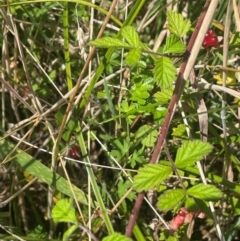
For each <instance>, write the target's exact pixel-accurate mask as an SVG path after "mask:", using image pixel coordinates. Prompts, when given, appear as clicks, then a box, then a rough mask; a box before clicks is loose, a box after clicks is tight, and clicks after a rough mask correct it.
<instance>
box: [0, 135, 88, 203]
mask: <svg viewBox="0 0 240 241" xmlns="http://www.w3.org/2000/svg"><path fill="white" fill-rule="evenodd" d="M13 148H14V145H13V144H12V143H10V142H7V141H6V140H5V139H2V140H1V141H0V153H1V156H2V158H5V157H6V156H7V155H8V154H9V153H10V152H11V151H12V150H13ZM9 158H11V157H9ZM12 158H13V160H12V161H13V163H14V164H16V165H18V166H19V167H21V168H22V169H23V170H24V171H27V172H28V173H30V174H31V175H33V176H34V177H37V178H38V179H39V180H41V181H42V182H44V183H46V184H48V185H50V186H52V187H53V188H55V189H56V190H58V191H60V192H61V193H64V194H65V195H67V196H69V197H71V198H74V196H73V193H72V192H71V189H70V186H69V185H71V186H72V188H73V191H74V193H75V196H76V198H77V200H78V201H79V202H80V203H82V204H85V205H89V201H88V200H87V199H86V196H85V194H84V192H83V191H82V190H80V189H79V188H78V187H76V186H74V185H72V184H69V183H68V181H67V180H66V179H65V178H63V177H61V176H60V175H58V174H57V173H54V172H53V171H52V170H51V169H50V168H48V167H46V166H44V165H43V164H42V163H41V162H39V161H37V160H35V159H33V157H32V156H30V155H29V154H27V153H26V152H24V151H22V150H20V149H17V151H16V152H14V153H13V157H12Z"/></svg>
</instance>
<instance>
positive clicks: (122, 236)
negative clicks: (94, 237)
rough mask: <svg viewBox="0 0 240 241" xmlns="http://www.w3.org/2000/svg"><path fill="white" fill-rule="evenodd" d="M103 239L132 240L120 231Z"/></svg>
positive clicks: (107, 240) (115, 240) (108, 240)
mask: <svg viewBox="0 0 240 241" xmlns="http://www.w3.org/2000/svg"><path fill="white" fill-rule="evenodd" d="M102 241H132V239H130V238H127V237H126V236H124V235H121V234H120V233H114V234H111V235H109V236H107V237H105V238H104V239H103V240H102Z"/></svg>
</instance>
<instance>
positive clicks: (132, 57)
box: [126, 49, 141, 66]
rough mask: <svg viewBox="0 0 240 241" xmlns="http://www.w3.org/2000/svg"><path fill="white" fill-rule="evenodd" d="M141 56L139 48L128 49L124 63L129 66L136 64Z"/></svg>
mask: <svg viewBox="0 0 240 241" xmlns="http://www.w3.org/2000/svg"><path fill="white" fill-rule="evenodd" d="M140 57H141V50H140V49H132V50H130V51H129V53H128V54H127V57H126V63H127V64H128V65H130V66H133V65H136V64H137V63H138V62H139V59H140Z"/></svg>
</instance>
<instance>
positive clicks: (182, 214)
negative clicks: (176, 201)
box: [178, 209, 186, 217]
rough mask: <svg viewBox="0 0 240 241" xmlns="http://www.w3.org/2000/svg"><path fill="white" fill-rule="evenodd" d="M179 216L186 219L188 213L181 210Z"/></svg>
mask: <svg viewBox="0 0 240 241" xmlns="http://www.w3.org/2000/svg"><path fill="white" fill-rule="evenodd" d="M178 215H179V216H181V217H185V216H186V212H185V211H184V210H181V209H180V210H179V211H178Z"/></svg>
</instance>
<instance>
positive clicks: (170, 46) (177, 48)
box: [163, 35, 186, 54]
mask: <svg viewBox="0 0 240 241" xmlns="http://www.w3.org/2000/svg"><path fill="white" fill-rule="evenodd" d="M185 50H186V46H185V45H184V44H183V42H182V41H180V40H179V38H178V37H177V36H176V35H170V36H169V37H167V39H166V44H165V45H164V47H163V53H173V54H180V53H184V51H185Z"/></svg>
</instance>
